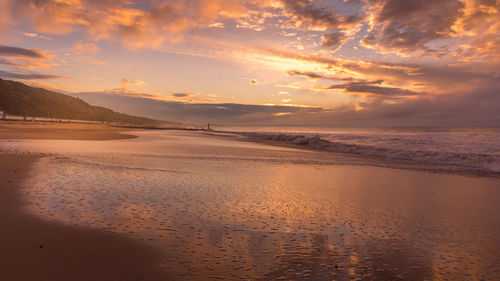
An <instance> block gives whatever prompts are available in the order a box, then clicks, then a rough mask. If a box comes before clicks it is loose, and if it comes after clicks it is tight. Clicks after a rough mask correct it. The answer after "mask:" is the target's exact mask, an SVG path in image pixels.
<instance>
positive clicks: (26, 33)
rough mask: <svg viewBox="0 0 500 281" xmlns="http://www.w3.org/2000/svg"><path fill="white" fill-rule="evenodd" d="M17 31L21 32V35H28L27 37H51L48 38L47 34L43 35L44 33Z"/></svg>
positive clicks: (46, 38)
mask: <svg viewBox="0 0 500 281" xmlns="http://www.w3.org/2000/svg"><path fill="white" fill-rule="evenodd" d="M18 33H19V34H21V35H23V36H26V37H29V38H37V39H45V40H52V38H50V37H47V36H44V35H41V34H37V33H34V32H18Z"/></svg>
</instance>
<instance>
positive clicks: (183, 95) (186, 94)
mask: <svg viewBox="0 0 500 281" xmlns="http://www.w3.org/2000/svg"><path fill="white" fill-rule="evenodd" d="M190 95H191V94H189V93H173V94H172V96H174V97H176V98H185V97H189V96H190Z"/></svg>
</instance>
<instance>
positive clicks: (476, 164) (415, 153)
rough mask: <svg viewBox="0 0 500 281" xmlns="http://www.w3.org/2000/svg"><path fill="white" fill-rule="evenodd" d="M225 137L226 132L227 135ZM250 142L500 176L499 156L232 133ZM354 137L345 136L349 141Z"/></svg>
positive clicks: (318, 137) (310, 137)
mask: <svg viewBox="0 0 500 281" xmlns="http://www.w3.org/2000/svg"><path fill="white" fill-rule="evenodd" d="M226 133H227V132H226ZM232 133H234V134H238V135H242V136H245V137H248V138H252V139H258V140H265V141H273V142H282V143H287V144H293V145H298V146H304V147H307V148H312V149H318V150H323V151H331V152H337V153H347V154H355V155H360V156H367V157H377V158H383V159H387V160H402V161H407V162H411V163H415V164H419V165H424V166H425V167H427V168H429V169H432V168H436V167H439V168H440V169H443V168H445V169H454V170H464V169H465V170H479V171H485V172H494V173H500V155H498V154H486V153H466V152H450V151H448V150H449V148H447V149H442V150H439V147H436V149H435V150H419V149H418V147H412V149H401V148H400V147H397V146H396V147H395V148H388V147H381V146H373V145H366V144H352V143H345V142H340V141H332V140H327V139H325V138H326V137H327V136H321V135H305V134H288V133H255V132H232ZM352 138H355V136H346V139H352Z"/></svg>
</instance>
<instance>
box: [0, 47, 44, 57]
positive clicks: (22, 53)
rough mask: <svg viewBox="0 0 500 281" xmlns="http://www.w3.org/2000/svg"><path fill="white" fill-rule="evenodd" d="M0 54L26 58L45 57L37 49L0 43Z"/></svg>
mask: <svg viewBox="0 0 500 281" xmlns="http://www.w3.org/2000/svg"><path fill="white" fill-rule="evenodd" d="M0 56H7V57H28V58H36V59H43V58H45V56H44V55H43V54H42V53H40V52H39V51H37V50H33V49H25V48H19V47H12V46H4V45H0Z"/></svg>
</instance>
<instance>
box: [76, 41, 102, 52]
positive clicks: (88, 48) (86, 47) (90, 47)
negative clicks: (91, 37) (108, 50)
mask: <svg viewBox="0 0 500 281" xmlns="http://www.w3.org/2000/svg"><path fill="white" fill-rule="evenodd" d="M100 49H101V48H99V46H97V45H96V44H94V43H81V42H78V43H75V44H74V45H73V48H72V50H73V51H75V52H81V53H97V52H98V51H99V50H100Z"/></svg>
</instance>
